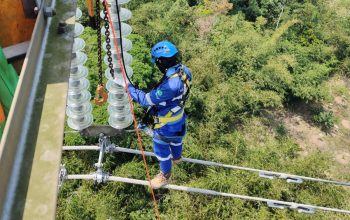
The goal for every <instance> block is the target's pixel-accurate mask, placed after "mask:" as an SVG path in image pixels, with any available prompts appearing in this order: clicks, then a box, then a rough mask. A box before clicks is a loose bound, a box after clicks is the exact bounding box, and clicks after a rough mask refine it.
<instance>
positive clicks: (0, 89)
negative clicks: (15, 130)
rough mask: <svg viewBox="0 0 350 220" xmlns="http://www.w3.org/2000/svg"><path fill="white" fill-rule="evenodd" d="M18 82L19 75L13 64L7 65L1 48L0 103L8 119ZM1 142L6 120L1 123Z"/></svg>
mask: <svg viewBox="0 0 350 220" xmlns="http://www.w3.org/2000/svg"><path fill="white" fill-rule="evenodd" d="M17 82H18V74H17V72H16V70H15V69H14V68H13V66H12V65H11V64H8V63H7V59H6V57H5V55H4V53H3V51H2V48H1V47H0V103H1V106H2V108H3V110H4V112H5V117H7V115H8V113H9V111H10V108H11V103H12V99H13V95H14V93H15V90H16V86H17ZM0 123H1V124H0V140H1V137H2V133H3V130H4V127H5V123H6V120H5V121H4V122H0Z"/></svg>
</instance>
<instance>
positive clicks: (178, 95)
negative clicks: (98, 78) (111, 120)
mask: <svg viewBox="0 0 350 220" xmlns="http://www.w3.org/2000/svg"><path fill="white" fill-rule="evenodd" d="M180 69H183V71H184V73H185V74H186V75H187V77H188V79H189V80H190V81H192V74H191V72H190V70H189V69H188V68H187V67H185V66H183V65H176V66H174V67H171V68H169V69H168V70H167V72H166V73H165V74H166V77H168V78H166V80H164V81H163V82H162V83H161V84H160V85H159V86H158V87H156V88H154V89H153V90H152V91H150V92H149V93H145V92H144V91H142V90H139V89H137V88H135V87H134V86H132V85H131V84H129V86H128V88H129V92H130V95H131V97H132V98H133V100H134V101H136V102H138V103H139V104H140V105H141V106H143V107H149V106H155V107H156V114H157V115H158V117H164V116H165V115H166V114H167V113H168V112H169V111H171V110H172V112H174V110H176V112H175V113H174V114H173V116H176V115H178V114H181V112H182V110H183V108H180V106H179V105H180V102H181V100H182V96H183V95H184V94H183V93H184V88H185V87H184V86H185V85H184V82H183V81H182V80H181V79H180V77H172V78H169V77H171V76H173V74H175V73H177V72H179V71H180ZM185 134H186V115H185V114H183V117H182V118H180V119H179V120H177V121H174V122H170V123H167V124H166V125H164V126H163V127H161V128H158V129H154V136H153V151H154V153H155V155H156V156H157V158H158V160H159V164H160V170H161V171H162V172H163V173H169V172H170V171H171V165H172V163H171V159H172V158H174V159H179V158H181V154H182V145H183V144H182V139H183V137H184V136H185ZM161 137H164V138H165V139H164V138H161ZM167 138H168V139H167Z"/></svg>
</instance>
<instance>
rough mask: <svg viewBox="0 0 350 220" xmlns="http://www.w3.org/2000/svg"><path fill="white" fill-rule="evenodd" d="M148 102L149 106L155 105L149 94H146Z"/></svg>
mask: <svg viewBox="0 0 350 220" xmlns="http://www.w3.org/2000/svg"><path fill="white" fill-rule="evenodd" d="M146 100H147V102H148V104H149V105H155V104H154V103H153V102H152V100H151V96H150V94H149V93H147V94H146Z"/></svg>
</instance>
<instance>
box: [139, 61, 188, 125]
mask: <svg viewBox="0 0 350 220" xmlns="http://www.w3.org/2000/svg"><path fill="white" fill-rule="evenodd" d="M179 69H180V70H179V71H178V72H176V73H174V74H172V75H171V76H169V77H166V78H163V80H161V82H160V83H159V84H158V85H160V84H161V83H162V82H164V81H166V80H168V79H171V78H176V77H180V79H181V81H182V82H183V84H184V91H183V93H182V94H181V95H180V96H178V97H175V98H173V99H172V101H175V100H178V99H181V101H180V104H179V105H178V106H176V107H174V108H172V109H171V110H170V111H169V112H168V113H167V114H166V115H165V116H163V117H159V116H155V114H156V112H157V110H156V109H155V108H156V107H155V106H152V107H150V108H148V110H147V112H146V113H145V115H144V117H143V119H142V122H143V123H145V124H150V120H149V119H148V118H149V117H148V116H149V114H151V113H154V114H153V120H152V121H153V126H154V127H153V128H155V129H158V128H161V127H163V126H165V125H166V124H168V123H171V122H176V121H178V120H180V119H181V118H182V117H183V115H184V113H185V112H184V107H185V104H186V101H187V99H188V97H189V95H190V90H191V87H192V82H191V80H190V79H189V77H188V75H187V74H186V73H185V71H184V70H183V68H181V67H180V68H179Z"/></svg>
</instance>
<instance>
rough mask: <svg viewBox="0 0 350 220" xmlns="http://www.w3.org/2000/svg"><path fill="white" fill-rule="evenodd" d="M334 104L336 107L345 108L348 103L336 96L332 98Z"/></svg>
mask: <svg viewBox="0 0 350 220" xmlns="http://www.w3.org/2000/svg"><path fill="white" fill-rule="evenodd" d="M334 102H335V103H336V104H337V105H340V106H342V107H346V106H347V105H348V102H347V101H346V99H345V98H344V97H341V96H337V97H335V98H334Z"/></svg>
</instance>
